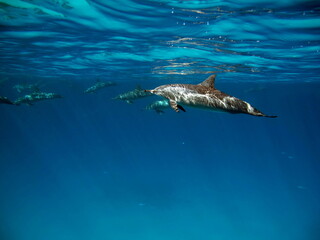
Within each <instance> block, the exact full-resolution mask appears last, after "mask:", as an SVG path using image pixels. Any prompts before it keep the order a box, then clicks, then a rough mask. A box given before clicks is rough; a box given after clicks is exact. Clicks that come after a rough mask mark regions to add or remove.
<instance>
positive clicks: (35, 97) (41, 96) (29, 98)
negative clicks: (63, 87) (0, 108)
mask: <svg viewBox="0 0 320 240" xmlns="http://www.w3.org/2000/svg"><path fill="white" fill-rule="evenodd" d="M54 98H62V96H61V95H59V94H56V93H45V92H38V91H37V92H33V93H31V94H27V95H25V96H23V97H20V98H18V99H17V100H15V101H14V102H13V103H14V104H15V105H20V104H22V103H24V104H27V105H33V103H34V102H38V101H42V100H47V99H54Z"/></svg>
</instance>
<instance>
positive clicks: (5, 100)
mask: <svg viewBox="0 0 320 240" xmlns="http://www.w3.org/2000/svg"><path fill="white" fill-rule="evenodd" d="M0 103H4V104H13V102H11V101H10V100H9V99H8V98H7V97H2V96H0Z"/></svg>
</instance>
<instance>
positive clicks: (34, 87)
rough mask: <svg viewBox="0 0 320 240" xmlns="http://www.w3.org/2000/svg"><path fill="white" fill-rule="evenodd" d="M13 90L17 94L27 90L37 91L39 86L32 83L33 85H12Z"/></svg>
mask: <svg viewBox="0 0 320 240" xmlns="http://www.w3.org/2000/svg"><path fill="white" fill-rule="evenodd" d="M13 88H14V89H16V90H17V92H18V93H22V92H24V91H27V90H29V91H30V90H31V91H39V84H38V83H33V84H26V83H22V84H16V85H14V86H13ZM31 91H30V92H31Z"/></svg>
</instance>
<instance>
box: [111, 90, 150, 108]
mask: <svg viewBox="0 0 320 240" xmlns="http://www.w3.org/2000/svg"><path fill="white" fill-rule="evenodd" d="M151 95H152V93H150V92H147V91H145V90H143V89H142V88H141V87H140V86H137V87H136V88H135V89H134V90H132V91H129V92H125V93H121V94H119V95H118V96H116V97H114V98H113V99H117V100H123V101H126V102H127V103H130V104H131V103H133V100H136V99H140V98H144V97H148V96H151Z"/></svg>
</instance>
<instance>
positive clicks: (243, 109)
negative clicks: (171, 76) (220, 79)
mask: <svg viewBox="0 0 320 240" xmlns="http://www.w3.org/2000/svg"><path fill="white" fill-rule="evenodd" d="M215 78H216V75H211V76H210V77H208V78H207V79H206V80H205V81H203V82H202V83H200V84H198V85H193V84H168V85H162V86H159V87H157V88H155V89H153V90H145V91H146V92H151V93H153V94H156V95H159V96H162V97H164V98H167V99H168V100H169V103H170V106H171V108H173V109H174V110H175V111H176V112H179V109H180V110H182V111H184V112H185V109H184V108H183V107H182V106H181V105H179V104H185V105H188V106H191V107H197V108H204V109H208V110H214V111H222V112H229V113H245V114H250V115H254V116H259V117H270V118H275V117H276V116H268V115H265V114H264V113H262V112H260V111H259V110H257V109H256V108H254V107H252V106H251V105H250V104H249V103H247V102H245V101H242V100H240V99H238V98H235V97H232V96H230V95H228V94H226V93H223V92H221V91H219V90H217V89H215V87H214V82H215Z"/></svg>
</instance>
